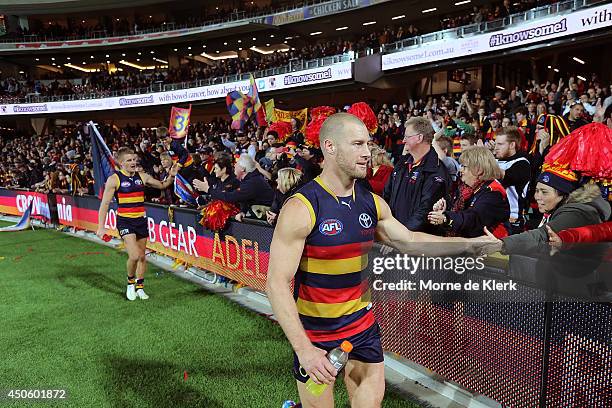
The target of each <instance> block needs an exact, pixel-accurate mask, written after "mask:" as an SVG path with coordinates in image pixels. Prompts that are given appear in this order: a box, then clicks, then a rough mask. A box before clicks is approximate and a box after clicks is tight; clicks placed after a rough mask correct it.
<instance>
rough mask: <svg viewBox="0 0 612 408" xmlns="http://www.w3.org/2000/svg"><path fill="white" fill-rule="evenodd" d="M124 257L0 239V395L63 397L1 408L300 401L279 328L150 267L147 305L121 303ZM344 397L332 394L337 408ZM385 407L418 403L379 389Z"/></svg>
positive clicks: (45, 239) (51, 239) (69, 245)
mask: <svg viewBox="0 0 612 408" xmlns="http://www.w3.org/2000/svg"><path fill="white" fill-rule="evenodd" d="M3 225H6V224H3ZM125 260H126V255H125V254H124V253H122V252H119V251H116V250H113V249H110V248H107V247H105V246H102V245H97V244H94V243H92V242H89V241H85V240H81V239H78V238H73V237H69V236H67V235H65V234H62V233H60V232H57V231H52V230H36V231H31V230H29V231H22V232H2V233H0V317H1V326H0V349H1V354H0V356H1V357H0V359H1V360H0V361H1V367H0V368H1V369H0V389H4V390H6V389H9V388H18V389H50V388H51V389H66V390H67V392H68V399H67V400H66V401H64V402H62V403H49V402H46V403H32V402H23V401H22V402H18V403H16V402H9V401H7V400H0V406H60V407H79V408H81V407H121V408H124V407H155V408H162V407H207V408H215V407H271V408H275V407H280V405H281V403H282V402H283V401H284V400H286V399H294V400H297V399H298V396H297V390H296V387H295V383H294V380H293V378H292V376H291V364H292V357H291V350H290V347H289V344H288V343H287V341H286V340H285V337H284V335H283V333H282V330H281V329H280V327H279V326H278V325H276V324H274V323H273V322H271V321H269V320H268V319H266V318H264V317H262V316H260V315H257V314H256V313H252V312H250V311H248V310H245V309H244V308H242V307H240V306H238V305H236V304H234V303H232V302H231V301H229V300H227V299H226V298H224V297H222V296H218V295H213V294H210V293H208V292H207V291H205V290H204V289H202V288H200V287H198V286H196V285H194V284H192V283H189V282H187V281H184V280H182V279H179V278H177V277H175V276H174V275H173V274H171V273H167V272H166V273H160V274H157V273H156V272H160V270H159V269H157V268H155V267H152V266H150V269H149V272H148V274H147V279H146V281H145V282H146V283H145V285H146V290H147V293H148V294H149V295H150V296H151V299H149V300H147V301H140V300H136V301H134V302H129V301H127V300H126V299H125V298H124V293H123V292H124V290H125V286H124V285H125ZM185 371H187V373H188V379H187V380H186V381H185V380H184V378H183V373H184V372H185ZM338 388H341V387H338ZM342 389H343V388H342ZM347 400H348V399H347V395H346V392H344V391H337V392H336V401H337V404H336V406H337V407H346V406H348V403H347ZM384 406H385V407H416V406H417V405H414V404H412V403H409V402H407V401H405V400H403V399H401V398H400V397H398V396H395V395H392V394H390V393H387V397H386V399H385V404H384Z"/></svg>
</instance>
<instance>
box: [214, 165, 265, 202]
mask: <svg viewBox="0 0 612 408" xmlns="http://www.w3.org/2000/svg"><path fill="white" fill-rule="evenodd" d="M209 193H210V196H211V198H212V199H213V200H223V201H227V202H230V203H235V204H238V205H239V206H240V210H241V211H242V212H244V213H247V212H248V211H249V209H250V208H251V206H252V205H271V204H272V200H273V199H274V190H272V187H270V184H268V182H267V181H266V179H265V178H264V176H262V174H261V173H260V172H258V171H257V170H253V171H252V172H250V173H248V174H247V175H246V176H244V178H243V179H242V181H241V182H240V187H239V188H238V190H236V191H229V192H224V191H218V190H209Z"/></svg>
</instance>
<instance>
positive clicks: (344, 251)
mask: <svg viewBox="0 0 612 408" xmlns="http://www.w3.org/2000/svg"><path fill="white" fill-rule="evenodd" d="M372 244H373V241H366V242H356V243H353V244H344V245H332V246H316V245H306V246H305V247H304V253H303V254H302V256H305V257H308V258H316V259H347V258H354V257H356V256H361V255H363V254H366V253H368V251H369V250H370V249H371V248H372Z"/></svg>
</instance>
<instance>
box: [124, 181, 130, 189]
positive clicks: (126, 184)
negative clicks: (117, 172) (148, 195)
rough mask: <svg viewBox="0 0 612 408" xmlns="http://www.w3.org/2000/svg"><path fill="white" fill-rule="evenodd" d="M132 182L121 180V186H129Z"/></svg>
mask: <svg viewBox="0 0 612 408" xmlns="http://www.w3.org/2000/svg"><path fill="white" fill-rule="evenodd" d="M131 185H132V184H131V183H130V182H129V181H122V182H121V187H125V188H128V187H129V186H131Z"/></svg>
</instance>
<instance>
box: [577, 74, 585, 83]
mask: <svg viewBox="0 0 612 408" xmlns="http://www.w3.org/2000/svg"><path fill="white" fill-rule="evenodd" d="M576 77H577V78H578V79H582V80H583V81H584V82H586V78H585V77H583V76H582V75H576Z"/></svg>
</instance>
